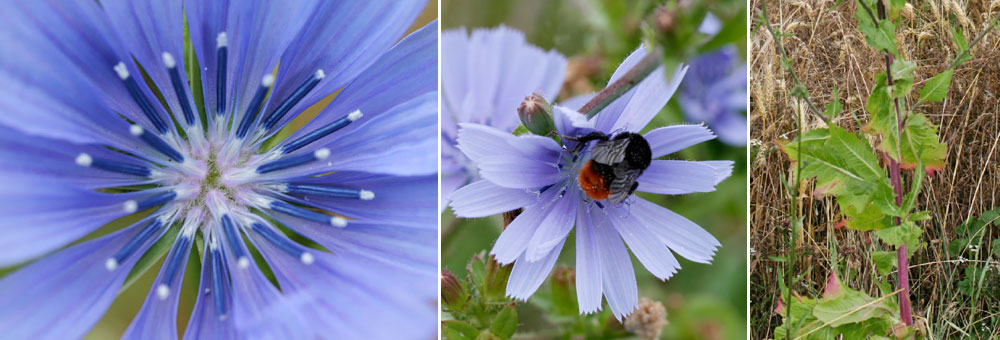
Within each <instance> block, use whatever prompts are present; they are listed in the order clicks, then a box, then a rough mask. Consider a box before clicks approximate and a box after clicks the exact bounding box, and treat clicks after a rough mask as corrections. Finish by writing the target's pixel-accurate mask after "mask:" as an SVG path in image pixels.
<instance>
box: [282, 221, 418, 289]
mask: <svg viewBox="0 0 1000 340" xmlns="http://www.w3.org/2000/svg"><path fill="white" fill-rule="evenodd" d="M431 211H434V210H431ZM272 216H274V217H275V219H277V220H278V221H281V222H282V223H283V224H284V225H286V226H288V227H289V228H290V229H292V230H294V231H295V232H297V233H299V234H302V235H303V236H306V237H308V238H309V239H311V240H313V241H315V242H317V243H319V244H321V245H323V247H325V248H327V249H329V250H330V251H332V252H334V253H336V254H340V253H345V252H347V253H351V254H356V255H355V256H357V257H360V258H364V259H366V261H368V262H378V263H380V264H381V265H382V266H385V267H393V268H395V270H396V271H399V272H409V273H413V274H414V275H421V274H424V273H429V272H434V270H435V268H436V264H437V247H436V245H437V229H436V228H432V227H428V226H432V225H430V224H424V225H422V226H420V227H408V226H401V225H391V224H373V223H368V222H358V221H348V223H347V226H346V227H344V228H336V227H332V226H330V225H327V224H320V223H316V222H312V221H305V220H301V219H295V218H293V217H291V216H288V215H285V214H281V213H275V214H273V215H272Z"/></svg>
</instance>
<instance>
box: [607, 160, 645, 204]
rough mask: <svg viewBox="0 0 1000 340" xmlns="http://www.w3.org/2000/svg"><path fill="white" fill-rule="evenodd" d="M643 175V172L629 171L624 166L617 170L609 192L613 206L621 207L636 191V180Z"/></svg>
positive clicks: (609, 199)
mask: <svg viewBox="0 0 1000 340" xmlns="http://www.w3.org/2000/svg"><path fill="white" fill-rule="evenodd" d="M641 174H642V170H639V169H628V168H625V167H624V166H620V167H616V168H615V180H614V181H611V188H610V190H608V192H609V195H608V201H609V202H611V204H612V205H619V204H621V203H622V202H625V199H626V198H628V197H629V195H632V192H633V191H635V185H636V182H635V180H636V179H638V178H639V175H641Z"/></svg>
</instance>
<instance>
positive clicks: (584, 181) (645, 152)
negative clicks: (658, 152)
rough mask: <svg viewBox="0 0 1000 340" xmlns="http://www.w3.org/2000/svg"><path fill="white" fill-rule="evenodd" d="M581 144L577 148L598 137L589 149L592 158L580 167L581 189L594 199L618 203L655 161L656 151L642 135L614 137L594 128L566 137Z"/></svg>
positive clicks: (623, 133) (574, 150) (627, 133)
mask: <svg viewBox="0 0 1000 340" xmlns="http://www.w3.org/2000/svg"><path fill="white" fill-rule="evenodd" d="M567 139H569V140H574V141H576V142H578V143H579V144H578V145H577V146H576V148H574V149H573V150H572V151H571V152H576V151H577V150H580V149H581V148H583V147H584V146H585V145H586V144H587V143H590V142H593V141H597V144H595V145H594V147H593V149H591V151H590V156H591V157H590V160H589V161H587V164H585V165H584V166H583V169H581V170H580V178H579V180H580V189H583V192H585V193H587V196H590V198H593V199H595V200H604V199H606V200H608V202H610V203H611V204H612V205H619V204H621V203H622V202H624V201H625V199H626V198H628V197H629V195H632V193H633V192H635V189H636V188H637V187H639V182H636V179H638V178H639V176H641V175H642V172H643V171H646V168H649V165H650V163H652V161H653V159H652V157H653V152H652V150H650V148H649V142H647V141H646V139H645V138H643V137H642V135H640V134H638V133H632V132H621V133H618V134H616V135H614V136H613V137H612V136H610V135H608V134H605V133H602V132H591V133H589V134H587V135H583V136H580V137H576V138H567Z"/></svg>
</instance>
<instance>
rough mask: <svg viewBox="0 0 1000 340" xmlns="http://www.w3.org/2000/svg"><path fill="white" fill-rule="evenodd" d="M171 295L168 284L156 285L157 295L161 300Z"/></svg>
mask: <svg viewBox="0 0 1000 340" xmlns="http://www.w3.org/2000/svg"><path fill="white" fill-rule="evenodd" d="M169 295H170V287H167V285H165V284H162V283H161V284H160V285H159V286H156V297H158V298H160V300H166V299H167V296H169Z"/></svg>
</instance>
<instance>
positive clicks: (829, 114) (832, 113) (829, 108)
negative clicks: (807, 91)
mask: <svg viewBox="0 0 1000 340" xmlns="http://www.w3.org/2000/svg"><path fill="white" fill-rule="evenodd" d="M843 109H844V104H841V103H840V94H838V93H837V86H836V85H834V86H833V99H832V100H830V104H827V105H826V119H828V120H830V121H832V120H833V119H834V118H836V117H837V115H839V114H840V111H841V110H843Z"/></svg>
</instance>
